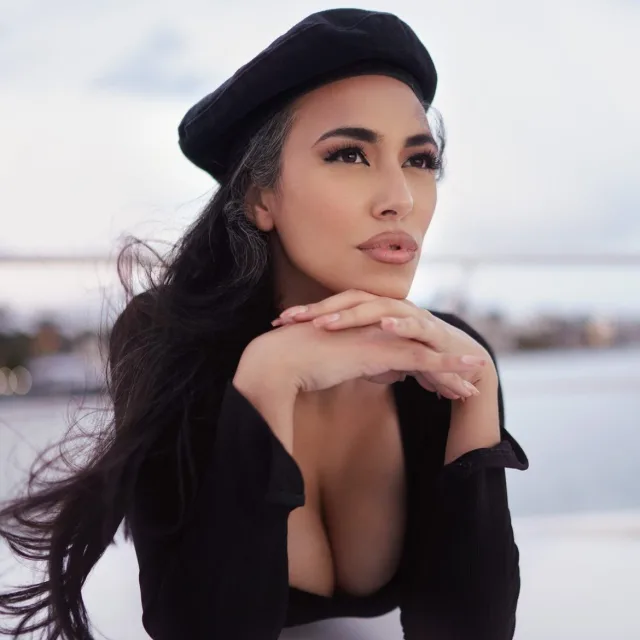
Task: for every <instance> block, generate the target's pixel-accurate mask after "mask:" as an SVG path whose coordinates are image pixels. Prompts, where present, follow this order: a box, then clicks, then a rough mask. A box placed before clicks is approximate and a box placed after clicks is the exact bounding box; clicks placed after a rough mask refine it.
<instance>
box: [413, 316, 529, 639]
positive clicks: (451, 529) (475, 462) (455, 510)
mask: <svg viewBox="0 0 640 640" xmlns="http://www.w3.org/2000/svg"><path fill="white" fill-rule="evenodd" d="M444 319H445V320H446V321H448V322H450V324H454V325H455V326H458V327H459V328H461V329H463V330H465V331H467V332H468V333H470V334H471V335H473V337H474V338H476V339H477V340H478V341H479V342H481V343H482V344H483V346H485V348H487V349H488V351H489V353H491V356H492V357H494V354H493V352H492V351H491V349H490V348H489V346H488V344H487V343H486V341H485V340H484V339H483V338H482V336H480V335H479V334H478V333H477V332H475V331H474V330H473V329H471V328H470V327H469V326H468V325H466V323H463V322H462V321H461V320H460V319H459V318H457V317H455V316H449V317H445V318H444ZM494 360H495V358H494ZM497 401H498V406H499V415H500V431H501V435H502V439H501V442H500V443H499V444H497V445H496V446H494V447H491V448H483V449H477V450H474V451H469V452H467V453H466V454H464V455H462V456H460V457H459V458H458V459H457V460H454V461H453V462H451V463H449V464H447V465H445V466H442V467H441V469H440V471H439V472H437V475H436V476H435V477H432V480H433V482H431V486H430V487H429V489H428V491H427V492H425V493H424V494H423V495H424V496H427V495H428V496H429V499H428V505H429V508H428V511H429V513H428V514H425V517H424V518H421V519H419V520H420V521H421V531H420V534H419V536H418V537H419V540H418V544H417V545H416V547H415V549H414V552H413V553H412V562H413V563H414V567H413V580H412V584H411V591H410V593H409V594H408V596H407V598H406V601H405V604H404V606H403V607H401V619H402V623H403V627H404V630H405V637H406V639H407V640H511V639H512V638H513V636H514V632H515V618H516V606H517V602H518V598H519V594H520V570H519V551H518V547H517V545H516V542H515V539H514V534H513V529H512V524H511V515H510V511H509V504H508V499H507V485H506V477H505V469H506V468H512V469H520V470H524V469H527V468H528V466H529V462H528V460H527V457H526V455H525V453H524V451H523V450H522V448H521V447H520V445H519V444H518V443H517V442H516V440H515V439H514V438H513V437H512V436H511V435H510V434H509V433H508V432H507V430H506V429H505V425H504V404H503V398H502V389H501V387H500V386H499V387H498V398H497ZM447 430H448V426H447ZM443 444H444V443H443ZM442 455H443V456H444V450H443V451H442ZM423 506H424V505H421V506H419V507H418V508H422V507H423ZM414 508H415V507H414Z"/></svg>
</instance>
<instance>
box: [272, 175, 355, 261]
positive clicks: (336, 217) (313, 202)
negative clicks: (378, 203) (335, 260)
mask: <svg viewBox="0 0 640 640" xmlns="http://www.w3.org/2000/svg"><path fill="white" fill-rule="evenodd" d="M286 184H288V185H289V186H288V187H287V189H286V190H285V192H284V193H283V195H282V199H281V201H280V207H279V209H278V213H277V215H276V216H275V224H276V227H277V229H278V234H279V235H280V238H281V240H282V244H283V246H284V248H285V250H286V251H287V253H288V254H289V255H290V257H291V258H294V257H298V258H299V259H301V260H305V261H306V260H308V259H311V258H314V257H317V258H321V257H322V256H324V258H323V259H324V260H326V259H328V258H331V256H334V257H335V256H337V255H338V254H339V252H340V248H341V247H342V251H344V248H345V247H350V246H352V245H353V243H354V242H355V244H358V241H356V239H357V238H359V237H360V235H362V229H361V227H362V219H361V216H359V215H358V212H361V211H362V210H363V207H364V203H363V202H356V201H354V197H355V198H357V196H358V194H357V193H355V194H354V192H353V189H351V190H349V189H345V188H341V185H340V184H339V182H337V181H336V180H332V179H331V176H330V175H328V174H327V173H324V172H322V171H316V172H313V171H306V172H305V171H296V172H292V173H291V174H290V175H289V176H287V182H286ZM358 226H360V229H358Z"/></svg>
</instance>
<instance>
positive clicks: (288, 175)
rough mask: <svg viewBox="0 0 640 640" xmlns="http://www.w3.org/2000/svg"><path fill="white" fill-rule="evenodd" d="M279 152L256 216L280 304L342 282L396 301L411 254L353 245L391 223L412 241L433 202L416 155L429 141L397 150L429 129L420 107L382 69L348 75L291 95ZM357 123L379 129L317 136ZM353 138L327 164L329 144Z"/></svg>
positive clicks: (319, 295)
mask: <svg viewBox="0 0 640 640" xmlns="http://www.w3.org/2000/svg"><path fill="white" fill-rule="evenodd" d="M295 112H296V117H295V123H294V125H293V127H292V130H291V132H290V134H289V136H288V138H287V141H286V143H285V145H284V149H283V158H282V175H281V181H280V184H279V185H278V188H277V189H275V190H271V191H264V192H263V193H262V194H261V198H260V200H259V202H258V203H256V205H255V208H254V213H255V222H256V224H257V226H258V227H259V228H260V229H262V230H264V231H272V230H274V229H275V230H276V233H275V234H272V235H271V238H272V250H273V255H274V259H275V271H276V286H277V289H278V291H279V294H280V296H281V299H282V305H283V308H284V307H288V306H291V305H297V304H306V303H308V302H315V301H318V300H322V299H324V298H327V297H329V296H331V295H333V294H335V293H338V292H340V291H344V290H347V289H359V290H363V291H368V292H370V293H373V294H375V295H378V296H385V297H391V298H395V299H399V300H401V299H404V298H406V297H407V295H408V293H409V289H410V287H411V283H412V281H413V278H414V275H415V272H416V268H417V260H414V261H412V262H410V263H408V264H406V265H403V266H397V265H396V266H394V267H393V268H390V267H389V265H384V264H380V263H377V262H375V261H373V260H371V259H370V258H368V257H367V256H366V255H364V254H363V253H362V252H361V251H359V250H358V249H357V248H356V247H357V246H358V245H359V244H360V243H362V242H364V241H365V240H367V239H368V238H370V237H371V236H373V235H375V234H377V233H380V232H382V231H387V230H396V229H400V230H403V231H406V232H408V233H409V234H411V235H412V236H413V237H414V238H415V239H416V240H417V241H418V244H419V245H420V246H422V241H423V239H424V236H425V234H426V232H427V230H428V228H429V225H430V224H431V220H432V218H433V214H434V211H435V207H436V200H437V190H436V177H435V174H434V172H433V171H430V170H425V169H424V168H420V165H421V164H422V165H424V160H420V159H419V158H418V159H415V158H414V160H413V161H412V160H411V159H412V156H417V155H419V154H420V153H425V152H431V153H436V152H437V148H436V146H435V144H434V143H431V144H421V145H419V146H416V147H412V148H409V149H407V148H405V140H406V139H407V138H408V137H409V136H413V135H416V134H425V135H428V136H431V132H430V130H429V125H428V122H427V118H426V115H425V113H424V109H423V107H422V105H421V104H420V102H419V100H418V99H417V97H416V95H415V94H414V93H413V91H412V90H411V89H410V88H409V87H408V86H407V85H405V84H404V83H402V82H400V81H398V80H396V79H394V78H388V77H385V76H361V77H354V78H347V79H344V80H341V81H338V82H334V83H332V84H329V85H325V86H323V87H320V88H319V89H316V90H315V91H312V92H310V93H308V94H306V95H305V96H303V97H302V98H300V99H299V100H298V102H297V104H296V105H295ZM345 126H351V127H365V128H367V129H370V130H372V131H376V132H378V133H380V134H382V140H381V141H380V142H378V143H369V142H361V141H356V140H353V139H350V138H347V137H345V136H340V137H331V138H328V139H326V140H323V141H321V142H317V141H318V140H319V138H320V137H321V136H322V135H323V134H325V133H326V132H328V131H331V130H333V129H336V128H338V127H345ZM342 143H344V144H346V143H353V144H359V145H361V146H362V148H363V150H364V154H365V156H366V159H367V162H368V165H369V166H367V164H365V163H364V161H363V159H362V158H361V157H359V156H358V154H357V153H355V152H344V153H343V154H342V157H339V158H337V160H336V161H334V162H331V163H329V162H327V161H326V157H327V155H328V154H329V153H330V151H331V150H332V149H333V148H334V147H335V146H336V144H342Z"/></svg>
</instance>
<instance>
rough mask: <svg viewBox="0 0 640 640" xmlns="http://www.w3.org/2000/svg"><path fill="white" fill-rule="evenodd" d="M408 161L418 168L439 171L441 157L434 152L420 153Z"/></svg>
mask: <svg viewBox="0 0 640 640" xmlns="http://www.w3.org/2000/svg"><path fill="white" fill-rule="evenodd" d="M407 162H408V163H409V165H410V166H412V167H415V168H416V169H425V170H427V171H437V170H438V169H439V168H440V159H439V158H438V157H437V156H436V155H435V154H433V153H419V154H418V155H415V156H412V157H411V158H409V160H408V161H407Z"/></svg>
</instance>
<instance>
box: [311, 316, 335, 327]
mask: <svg viewBox="0 0 640 640" xmlns="http://www.w3.org/2000/svg"><path fill="white" fill-rule="evenodd" d="M339 317H340V314H339V313H330V314H329V315H327V316H320V317H319V318H316V319H315V320H314V321H313V324H315V325H316V327H324V325H325V324H330V323H331V322H335V321H336V320H337V319H338V318H339Z"/></svg>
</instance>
